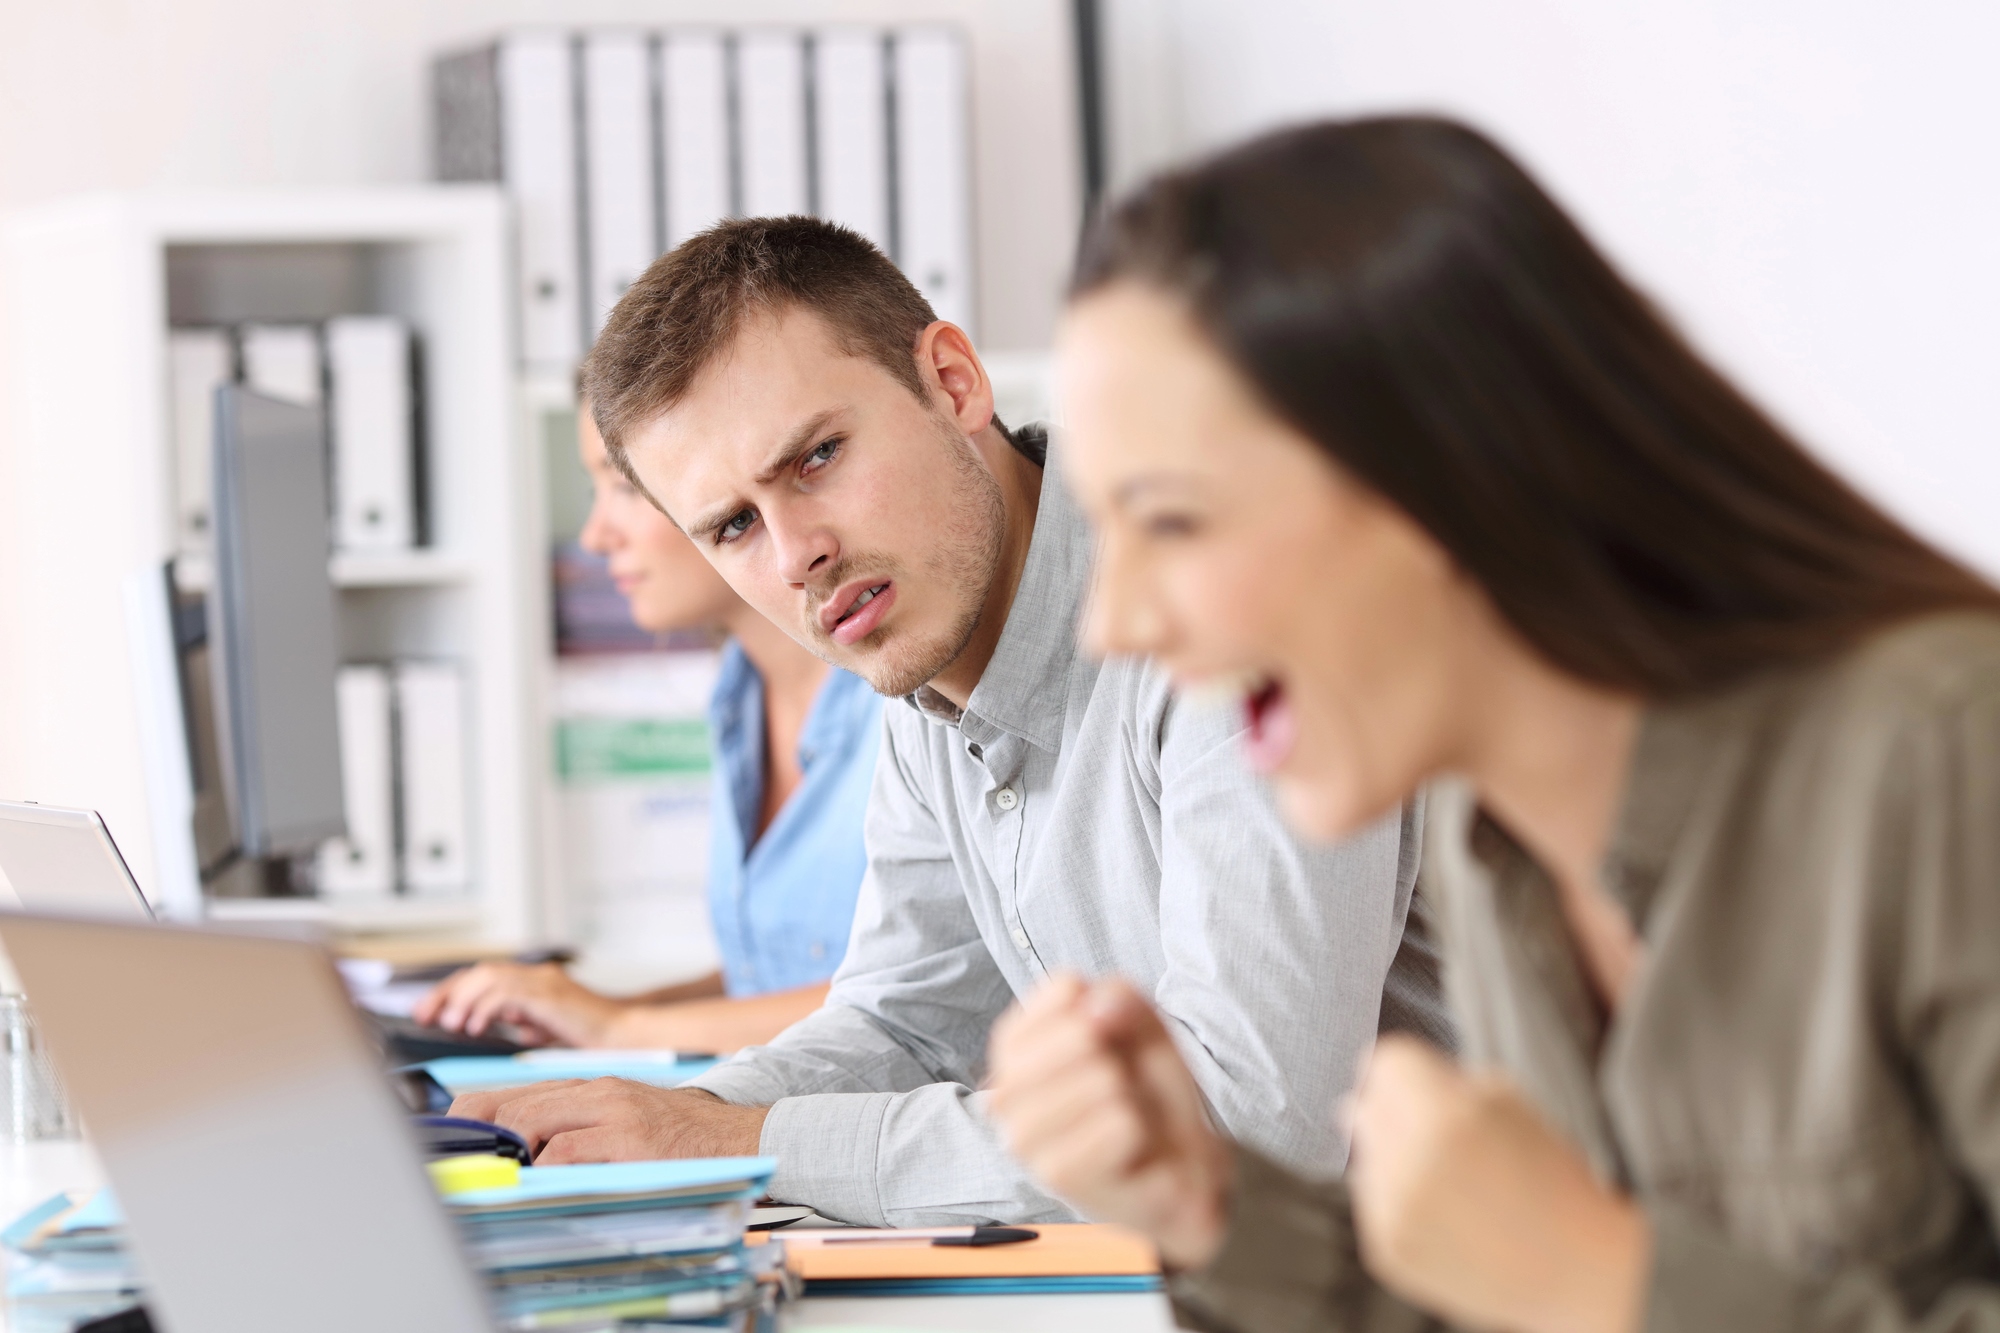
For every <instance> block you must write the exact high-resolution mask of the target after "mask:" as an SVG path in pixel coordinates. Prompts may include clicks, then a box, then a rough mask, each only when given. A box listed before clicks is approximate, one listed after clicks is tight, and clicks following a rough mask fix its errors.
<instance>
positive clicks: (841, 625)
mask: <svg viewBox="0 0 2000 1333" xmlns="http://www.w3.org/2000/svg"><path fill="white" fill-rule="evenodd" d="M584 380H585V388H586V391H587V393H588V395H589V398H590V400H591V402H592V403H593V404H594V405H595V410H596V417H597V422H598V425H599V427H600V428H601V430H602V432H603V435H604V439H605V442H606V446H607V449H608V451H609V453H610V456H611V457H612V459H613V461H614V462H615V463H616V464H617V465H618V466H619V467H620V468H621V469H623V470H624V471H625V472H626V474H627V475H628V476H629V477H630V478H631V479H632V481H633V482H634V484H636V485H637V486H639V487H640V488H642V489H643V490H644V491H645V493H646V494H647V495H648V496H649V497H650V498H651V499H652V501H653V502H654V503H655V504H657V505H658V506H659V507H660V508H661V510H662V511H663V512H665V513H666V514H667V515H668V516H669V517H671V518H672V519H673V520H674V522H675V523H677V524H678V525H679V526H680V527H681V528H682V530H683V531H685V532H686V533H687V535H688V536H689V537H690V538H691V539H692V540H693V541H694V542H695V544H696V545H697V546H698V547H699V548H700V549H701V551H702V552H703V554H704V555H705V556H706V557H707V558H708V559H709V560H710V561H711V562H712V563H713V564H714V566H715V567H716V569H718V570H719V571H720V572H721V573H722V575H723V577H724V578H725V579H727V580H728V581H729V583H730V585H731V586H732V587H734V588H735V589H736V591H737V592H738V593H739V594H741V595H742V597H743V598H744V599H745V600H746V601H748V602H749V603H750V604H751V605H752V606H754V607H755V608H756V609H757V610H759V611H760V612H762V613H763V614H764V615H766V616H768V617H769V618H770V619H771V620H772V621H773V622H775V623H776V624H778V625H779V626H780V627H782V628H783V629H785V630H786V631H787V632H788V633H789V634H791V635H792V636H793V637H794V638H796V639H797V640H798V641H799V642H800V643H803V644H805V645H806V646H808V647H809V648H811V649H812V650H813V651H815V652H817V653H819V654H820V655H821V656H823V657H825V658H826V659H827V660H828V661H830V662H832V663H834V664H836V665H838V666H841V667H844V668H846V669H847V670H849V671H852V672H854V673H855V674H857V675H859V676H862V677H863V678H865V679H866V680H867V681H868V682H869V683H870V684H871V685H872V686H873V687H874V688H875V689H876V690H877V691H879V692H880V693H882V694H883V695H886V696H890V697H891V699H892V702H891V703H890V705H889V706H888V707H887V708H886V709H885V710H884V722H883V727H884V729H883V735H882V748H881V754H880V758H879V761H878V763H877V768H876V777H875V787H874V790H873V792H872V793H871V796H870V802H869V810H868V817H867V830H866V837H867V844H868V856H869V869H868V873H867V876H866V878H865V879H864V882H863V885H862V889H861V897H860V902H859V904H858V907H857V910H856V916H855V923H854V934H853V937H852V939H851V941H850V943H849V946H848V952H847V957H846V961H845V962H844V963H843V965H842V966H841V969H840V971H839V973H838V974H837V975H836V976H835V978H834V982H833V987H832V991H831V993H830V994H829V995H828V997H827V1002H826V1004H825V1006H824V1007H823V1008H822V1009H820V1010H819V1011H818V1012H817V1013H815V1014H813V1015H811V1016H810V1017H808V1018H806V1019H804V1020H802V1021H801V1022H799V1023H798V1024H796V1025H795V1026H793V1027H792V1028H790V1029H788V1030H787V1031H785V1032H784V1033H783V1034H782V1035H780V1036H779V1037H778V1038H777V1039H776V1040H774V1041H773V1042H772V1043H771V1044H769V1045H768V1046H761V1047H753V1048H751V1049H749V1050H747V1051H744V1052H743V1053H741V1054H740V1055H738V1056H737V1057H735V1058H734V1059H732V1060H730V1061H728V1062H726V1063H724V1064H722V1065H720V1066H718V1067H716V1068H715V1069H713V1070H712V1071H710V1072H709V1073H707V1074H706V1075H704V1076H703V1077H701V1078H700V1079H697V1080H696V1081H695V1082H694V1083H693V1084H692V1085H691V1086H689V1087H686V1088H680V1089H671V1090H669V1089H661V1088H655V1087H650V1086H647V1085H644V1084H639V1083H632V1082H627V1081H623V1080H618V1079H598V1080H593V1081H589V1082H580V1081H574V1080H571V1081H564V1082H556V1083H546V1084H537V1085H533V1086H530V1087H527V1088H520V1089H514V1090H510V1091H506V1092H493V1093H480V1094H472V1095H468V1096H466V1097H462V1098H460V1099H459V1101H458V1103H457V1105H456V1106H455V1107H454V1110H455V1112H456V1113H458V1114H466V1115H474V1116H478V1117H481V1118H485V1119H491V1120H496V1121H498V1122H499V1123H501V1124H503V1125H506V1126H508V1127H510V1128H512V1129H515V1130H517V1131H519V1132H520V1133H521V1134H523V1135H524V1136H525V1137H526V1138H527V1139H528V1140H529V1141H530V1143H531V1144H532V1145H533V1147H534V1148H535V1149H536V1151H537V1152H538V1154H539V1155H538V1157H537V1160H538V1161H540V1162H545V1163H553V1162H578V1161H604V1160H623V1159H634V1158H653V1157H685V1156H708V1155H732V1154H750V1153H757V1152H763V1153H767V1154H770V1155H772V1156H775V1157H777V1158H778V1160H779V1168H778V1174H777V1176H776V1177H775V1178H774V1180H773V1182H772V1187H771V1192H772V1194H773V1196H774V1197H778V1198H783V1199H786V1200H789V1201H792V1202H797V1203H805V1204H810V1205H812V1206H813V1207H814V1208H816V1209H818V1210H819V1211H820V1212H821V1213H823V1214H826V1215H828V1216H831V1217H836V1218H840V1219H843V1220H847V1221H853V1222H858V1223H864V1224H869V1225H877V1226H883V1225H888V1226H915V1225H936V1224H946V1223H963V1222H996V1221H998V1222H1007V1221H1037V1220H1043V1221H1046V1220H1060V1219H1064V1218H1068V1217H1070V1216H1071V1213H1070V1211H1069V1209H1068V1208H1067V1207H1065V1206H1064V1205H1063V1204H1062V1203H1061V1202H1060V1201H1059V1200H1057V1199H1054V1198H1051V1197H1049V1196H1048V1195H1046V1194H1043V1193H1042V1192H1041V1191H1040V1190H1038V1189H1037V1188H1036V1186H1035V1185H1034V1184H1033V1182H1032V1181H1031V1180H1030V1179H1029V1178H1028V1177H1027V1176H1026V1174H1025V1173H1024V1172H1022V1171H1021V1170H1020V1169H1019V1168H1018V1167H1016V1166H1015V1165H1014V1163H1013V1162H1012V1160H1011V1159H1010V1158H1009V1157H1008V1156H1007V1154H1006V1153H1005V1152H1004V1151H1003V1150H1002V1148H1001V1147H1000V1145H999V1143H998V1142H997V1140H996V1139H995V1138H994V1136H993V1134H992V1133H991V1131H990V1130H989V1129H988V1127H987V1125H986V1122H985V1119H984V1116H983V1112H982V1102H983V1096H982V1094H981V1093H979V1092H978V1091H977V1089H978V1088H979V1085H980V1082H981V1080H982V1078H983V1075H984V1068H983V1062H984V1058H985V1049H986V1039H987V1034H988V1031H989V1029H990V1028H991V1026H992V1024H993V1022H994V1020H995V1019H996V1018H998V1017H999V1015H1000V1014H1001V1012H1002V1011H1003V1010H1004V1009H1005V1008H1006V1007H1007V1005H1008V1004H1010V1003H1011V1002H1012V1001H1013V1000H1014V998H1015V997H1016V996H1017V995H1022V994H1026V993H1027V992H1028V991H1030V990H1032V989H1033V988H1034V987H1035V986H1036V985H1037V984H1038V983H1039V982H1040V981H1041V980H1042V979H1043V978H1044V977H1046V976H1047V975H1048V973H1049V972H1050V971H1052V970H1056V969H1069V970H1074V971H1078V972H1082V973H1085V974H1087V975H1102V974H1110V973H1116V974H1119V975H1122V976H1124V977H1126V978H1128V979H1130V980H1132V981H1133V982H1134V983H1135V984H1137V985H1138V986H1139V987H1140V988H1141V989H1142V990H1143V991H1144V992H1145V993H1146V994H1147V995H1149V996H1150V997H1151V998H1152V999H1153V1000H1154V1001H1155V1002H1156V1003H1157V1005H1158V1006H1159V1008H1160V1010H1161V1012H1162V1014H1163V1015H1164V1016H1165V1017H1166V1019H1167V1021H1168V1023H1169V1024H1170V1025H1171V1027H1172V1028H1173V1031H1174V1034H1175V1037H1176V1040H1177V1041H1178V1043H1179V1045H1180V1048H1181V1051H1182V1054H1183V1055H1184V1057H1185V1058H1186V1059H1187V1061H1188V1062H1189V1065H1190V1067H1191V1068H1192V1069H1194V1070H1195V1072H1196V1076H1197V1078H1198V1079H1199V1080H1200V1082H1201V1086H1202V1090H1203V1093H1204V1094H1205V1096H1206V1097H1207V1100H1208V1104H1209V1107H1210V1110H1211V1112H1212V1114H1213V1115H1214V1117H1215V1119H1216V1121H1217V1123H1218V1124H1219V1125H1220V1126H1221V1127H1222V1128H1223V1129H1224V1130H1226V1131H1227V1132H1228V1133H1230V1134H1232V1135H1234V1136H1236V1137H1238V1138H1240V1139H1242V1140H1243V1141H1245V1142H1247V1143H1250V1144H1252V1145H1254V1146H1255V1147H1256V1148H1258V1149H1259V1150H1260V1151H1262V1152H1264V1153H1266V1154H1268V1155H1269V1156H1271V1157H1273V1158H1275V1159H1277V1160H1279V1161H1282V1162H1284V1163H1286V1164H1287V1165H1290V1166H1292V1167H1294V1168H1296V1169H1298V1170H1300V1171H1303V1172H1307V1173H1318V1174H1332V1173H1334V1172H1337V1171H1338V1170H1339V1169H1340V1167H1341V1165H1342V1163H1343V1161H1344V1157H1345V1151H1346V1148H1345V1140H1344V1137H1343V1135H1342V1133H1341V1131H1340V1129H1339V1127H1338V1126H1337V1124H1336V1120H1335V1114H1334V1105H1335V1102H1336V1101H1337V1099H1338V1098H1339V1097H1340V1096H1341V1094H1343V1093H1345V1092H1346V1091H1347V1090H1348V1088H1349V1087H1350V1086H1351V1084H1352V1081H1353V1078H1354V1075H1355V1072H1356V1066H1357V1064H1358V1062H1359V1060H1360V1059H1361V1057H1362V1054H1363V1052H1364V1051H1365V1049H1366V1048H1367V1046H1368V1044H1369V1043H1370V1042H1372V1041H1373V1039H1374V1037H1375V1035H1376V1032H1377V1030H1378V1026H1396V1027H1414V1028H1417V1029H1419V1030H1425V1031H1429V1032H1431V1033H1433V1034H1434V1035H1445V1029H1444V1028H1443V1026H1442V1024H1443V1020H1442V1018H1441V1017H1440V1014H1441V1006H1440V1005H1439V1002H1438V998H1437V993H1436V976H1435V970H1434V968H1433V967H1432V966H1431V955H1430V953H1429V950H1428V947H1427V945H1426V943H1425V942H1424V941H1423V940H1422V939H1421V938H1420V936H1419V933H1418V932H1415V931H1412V932H1411V933H1410V936H1409V938H1407V939H1406V935H1405V922H1406V918H1407V917H1408V916H1409V915H1410V908H1411V900H1412V891H1413V887H1414V881H1415V878H1416V857H1417V839H1418V832H1419V830H1418V827H1417V825H1418V823H1419V816H1418V814H1417V812H1416V811H1414V810H1410V811H1405V812H1403V814H1402V816H1401V817H1400V818H1392V819H1389V820H1386V821H1384V822H1382V823H1381V824H1378V825H1376V826H1374V827H1372V828H1369V829H1367V830H1365V831H1363V832H1362V833H1360V834H1358V835H1356V836H1354V837H1352V838H1349V839H1347V840H1346V841H1344V842H1342V843H1340V844H1338V845H1335V846H1330V847H1312V846H1307V845H1303V844H1300V843H1298V842H1296V841H1294V840H1293V839H1292V837H1291V836H1290V835H1289V834H1288V833H1287V832H1286V831H1285V830H1284V828H1283V826H1282V824H1281V823H1280V821H1279V820H1278V818H1277V815H1276V813H1275V812H1274V810H1273V809H1272V808H1271V805H1270V803H1269V800H1268V798H1267V797H1266V796H1265V795H1264V794H1263V792H1262V791H1261V790H1260V789H1259V787H1258V785H1257V783H1256V781H1255V779H1254V776H1253V774H1252V773H1251V771H1250V768H1249V766H1248V765H1247V764H1246V763H1245V762H1244V757H1243V754H1242V750H1243V747H1244V744H1245V742H1246V734H1247V740H1248V743H1249V744H1251V745H1253V746H1254V745H1255V743H1256V740H1257V728H1258V726H1260V725H1264V726H1269V725H1282V720H1281V719H1272V718H1261V719H1260V718H1259V716H1258V711H1257V709H1256V707H1255V706H1254V702H1255V696H1254V683H1250V685H1249V686H1248V687H1246V691H1245V692H1239V697H1238V698H1237V699H1235V700H1231V701H1223V700H1200V701H1197V700H1190V699H1176V698H1175V697H1174V696H1173V694H1172V693H1171V691H1170V690H1169V688H1168V685H1167V682H1166V680H1165V678H1164V676H1163V675H1162V674H1161V673H1160V672H1159V671H1158V670H1156V669H1155V668H1153V667H1152V666H1150V665H1149V664H1147V663H1146V662H1143V661H1136V660H1130V659H1111V660H1106V661H1098V660H1095V659H1093V658H1092V656H1091V655H1090V654H1089V653H1088V652H1087V651H1086V650H1085V649H1084V648H1082V647H1080V646H1079V645H1078V644H1077V642H1076V625H1077V623H1078V620H1079V611H1080V609H1081V605H1082V602H1083V600H1084V597H1085V594H1086V592H1087V586H1086V584H1087V580H1088V573H1089V567H1090V555H1091V540H1090V535H1089V533H1088V531H1087V529H1086V527H1085V525H1084V522H1083V520H1082V518H1081V516H1080V514H1079V513H1078V511H1077V508H1076V505H1075V504H1074V502H1073V501H1072V500H1071V499H1070V497H1069V496H1068V494H1067V493H1066V492H1064V490H1063V489H1062V484H1061V481H1060V478H1059V476H1058V475H1057V472H1056V471H1055V470H1054V469H1048V470H1047V471H1046V472H1045V471H1044V462H1045V460H1046V453H1047V449H1048V438H1047V436H1046V434H1045V433H1043V432H1039V431H1028V430H1022V431H1009V430H1008V429H1007V428H1006V427H1005V426H1004V425H1003V424H1002V423H1001V422H1000V420H999V419H998V418H997V417H996V416H995V415H994V411H993V388H992V384H991V383H990V381H989V380H988V379H987V376H986V371H985V369H984V368H983V367H982V366H981V364H980V361H979V357H978V354H977V353H976V352H975V351H974V350H973V347H972V344H971V341H970V340H969V339H968V337H967V336H966V334H965V333H964V331H963V330H961V329H959V328H957V327H956V326H955V325H952V324H950V323H947V322H944V321H941V320H938V319H936V318H935V317H934V315H933V314H932V312H931V309H930V307H929V305H928V304H927V303H926V302H925V301H924V299H923V297H922V296H921V295H920V294H919V293H918V292H917V291H916V289H915V288H914V287H912V286H911V285H910V283H909V282H908V280H907V279H905V278H904V277H903V275H902V274H901V273H900V272H899V271H898V270H897V269H896V268H895V266H894V265H893V264H891V263H890V262H889V260H888V259H887V258H886V257H884V256H883V255H882V254H881V253H880V252H879V251H877V250H876V249H875V248H874V247H873V246H871V245H870V244H869V243H868V242H867V241H865V240H863V239H861V238H860V237H858V236H856V235H854V234H853V233H851V232H848V231H845V230H843V229H842V228H839V227H837V226H834V225H832V224H829V223H825V222H821V221H817V220H813V219H808V218H784V219H743V220H737V221H731V222H726V223H723V224H721V225H720V226H717V227H716V228H714V229H712V230H710V231H708V232H706V233H703V234H702V235H700V236H697V237H695V238H694V239H692V240H690V241H688V242H687V243H686V244H684V245H682V246H681V247H680V248H679V249H677V250H675V251H674V252H673V253H671V254H669V255H667V256H665V257H663V258H662V259H660V260H659V261H658V262H656V263H655V264H654V265H653V266H652V268H651V269H649V270H648V271H647V273H646V274H645V275H644V276H643V277H642V278H641V279H640V280H639V282H637V283H636V284H635V285H634V286H633V287H632V289H631V290H630V291H628V292H627V293H626V295H625V296H624V298H623V299H622V300H621V301H620V302H619V303H618V306H617V307H616V308H615V309H614V310H613V311H612V313H611V317H610V320H609V322H608V323H607V325H606V327H605V331H604V333H603V335H602V336H601V337H600V338H599V340H598V343H597V345H596V346H595V347H594V348H593V349H592V351H591V353H590V357H589V359H588V361H587V362H586V364H585V368H584ZM1159 539H1160V540H1162V541H1175V540H1183V539H1184V534H1175V533H1172V532H1162V533H1161V534H1160V538H1159ZM1216 611H1217V614H1219V615H1226V614H1227V613H1228V608H1226V607H1218V608H1217V609H1216ZM1246 719H1247V720H1246ZM1329 959H1331V960H1332V961H1329Z"/></svg>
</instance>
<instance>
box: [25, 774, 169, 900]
mask: <svg viewBox="0 0 2000 1333" xmlns="http://www.w3.org/2000/svg"><path fill="white" fill-rule="evenodd" d="M0 874H4V875H6V877H7V882H8V883H9V884H11V885H13V888H14V896H15V897H16V898H18V899H19V900H20V903H21V906H22V907H25V908H27V909H28V910H29V911H31V912H55V913H60V914H63V915H67V916H103V917H113V918H117V919H122V920H126V921H150V920H152V919H153V907H152V904H150V903H148V902H147V901H146V895H145V894H143V893H141V892H140V891H139V881H138V880H136V879H134V878H133V877H132V869H131V867H130V866H128V865H126V864H125V856H124V854H123V853H121V852H120V851H119V850H118V844H117V842H115V841H114V840H113V839H112V837H111V830H110V829H107V828H106V827H105V826H104V819H103V817H102V816H100V815H99V814H98V813H97V812H96V811H95V810H65V809H64V808H62V807H61V806H56V805H36V804H35V803H34V802H33V801H0Z"/></svg>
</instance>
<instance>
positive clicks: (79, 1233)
mask: <svg viewBox="0 0 2000 1333" xmlns="http://www.w3.org/2000/svg"><path fill="white" fill-rule="evenodd" d="M0 1244H4V1245H5V1246H6V1247H7V1249H8V1250H9V1251H10V1252H11V1253H10V1254H9V1256H8V1263H7V1298H8V1302H9V1307H10V1312H11V1314H12V1317H13V1325H12V1327H13V1329H14V1333H69V1330H70V1329H72V1328H75V1327H76V1326H77V1325H78V1324H80V1323H84V1322H86V1321H88V1320H92V1319H100V1318H102V1317H104V1316H105V1315H109V1314H115V1313H117V1312H118V1311H120V1310H124V1309H128V1308H130V1307H131V1306H132V1305H133V1304H134V1303H136V1302H137V1301H138V1299H139V1279H138V1275H137V1274H136V1273H134V1272H133V1270H132V1262H131V1259H130V1257H129V1256H128V1255H127V1254H126V1251H125V1242H124V1233H123V1230H122V1228H121V1226H120V1220H119V1217H118V1209H117V1207H116V1205H114V1204H113V1203H112V1202H111V1195H110V1194H109V1193H107V1192H105V1191H99V1192H98V1193H97V1194H95V1195H93V1196H90V1197H89V1198H85V1199H79V1198H75V1197H72V1196H70V1195H67V1194H58V1195H56V1196H55V1197H54V1198H51V1199H49V1200H47V1201H46V1202H44V1203H42V1204H39V1205H37V1206H36V1207H34V1208H31V1209H29V1210H28V1211H27V1212H26V1213H23V1214H22V1215H21V1216H20V1217H19V1218H17V1219H16V1220H15V1221H14V1223H13V1224H12V1225H11V1226H9V1227H8V1228H7V1229H6V1230H5V1231H0Z"/></svg>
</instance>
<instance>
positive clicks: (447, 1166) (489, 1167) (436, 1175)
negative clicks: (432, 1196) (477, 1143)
mask: <svg viewBox="0 0 2000 1333" xmlns="http://www.w3.org/2000/svg"><path fill="white" fill-rule="evenodd" d="M427 1165H428V1166H429V1167H430V1172H431V1183H432V1184H434V1185H436V1186H437V1187H438V1193H440V1194H469V1193H471V1192H472V1191H473V1190H497V1189H505V1188H506V1187H507V1186H509V1185H518V1184H520V1183H521V1164H520V1163H519V1162H517V1161H515V1160H514V1159H513V1158H511V1157H495V1156H493V1155H492V1154H490V1153H469V1154H467V1155H466V1156H464V1157H441V1158H439V1159H438V1160H437V1161H435V1162H430V1163H427Z"/></svg>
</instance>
